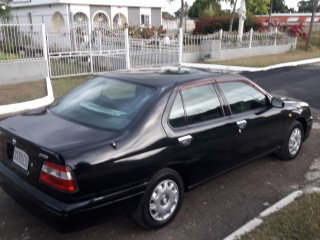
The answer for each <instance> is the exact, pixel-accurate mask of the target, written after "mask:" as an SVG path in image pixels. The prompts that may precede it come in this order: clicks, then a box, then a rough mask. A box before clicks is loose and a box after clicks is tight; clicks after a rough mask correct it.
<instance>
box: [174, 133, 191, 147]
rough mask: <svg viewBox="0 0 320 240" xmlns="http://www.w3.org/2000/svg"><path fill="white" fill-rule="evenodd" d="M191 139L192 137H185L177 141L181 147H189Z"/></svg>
mask: <svg viewBox="0 0 320 240" xmlns="http://www.w3.org/2000/svg"><path fill="white" fill-rule="evenodd" d="M192 139H193V138H192V136H190V135H187V136H184V137H180V138H178V141H179V143H180V145H181V146H184V147H186V146H189V145H190V143H191V141H192Z"/></svg>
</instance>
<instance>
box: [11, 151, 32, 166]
mask: <svg viewBox="0 0 320 240" xmlns="http://www.w3.org/2000/svg"><path fill="white" fill-rule="evenodd" d="M13 162H14V163H16V164H18V165H19V166H20V167H22V168H23V169H24V170H28V166H29V156H28V154H26V152H25V151H23V150H21V149H20V148H17V147H15V148H14V152H13Z"/></svg>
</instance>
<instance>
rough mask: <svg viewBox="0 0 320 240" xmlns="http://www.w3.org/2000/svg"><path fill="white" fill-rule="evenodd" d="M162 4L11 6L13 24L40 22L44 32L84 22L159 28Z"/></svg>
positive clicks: (55, 1)
mask: <svg viewBox="0 0 320 240" xmlns="http://www.w3.org/2000/svg"><path fill="white" fill-rule="evenodd" d="M165 4H166V0H158V1H151V0H105V1H103V0H28V1H26V0H15V1H14V3H13V2H11V3H10V6H11V8H12V10H11V15H12V21H13V22H19V23H39V22H43V23H45V25H46V28H47V31H51V32H58V31H59V30H61V29H63V28H65V27H67V26H70V25H72V24H73V23H79V22H84V21H88V22H91V23H93V25H98V24H104V25H106V26H109V27H113V26H119V25H123V24H129V25H130V26H149V25H152V26H155V27H159V26H161V25H162V7H163V6H165Z"/></svg>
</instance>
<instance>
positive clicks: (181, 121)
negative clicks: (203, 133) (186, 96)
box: [169, 93, 186, 127]
mask: <svg viewBox="0 0 320 240" xmlns="http://www.w3.org/2000/svg"><path fill="white" fill-rule="evenodd" d="M169 123H170V125H171V126H172V127H182V126H185V125H186V118H185V114H184V108H183V104H182V100H181V95H180V93H179V94H177V96H176V99H175V100H174V103H173V106H172V109H171V112H170V116H169Z"/></svg>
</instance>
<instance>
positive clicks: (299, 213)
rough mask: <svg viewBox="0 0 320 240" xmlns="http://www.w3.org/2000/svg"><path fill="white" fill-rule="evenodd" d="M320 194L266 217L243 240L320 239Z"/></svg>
mask: <svg viewBox="0 0 320 240" xmlns="http://www.w3.org/2000/svg"><path fill="white" fill-rule="evenodd" d="M319 203H320V193H312V194H305V195H303V196H301V197H300V198H298V199H297V200H296V201H295V202H293V203H291V204H289V205H288V206H287V207H285V208H283V209H282V210H280V211H279V212H277V213H275V214H272V215H270V216H268V217H266V218H265V219H264V221H263V223H262V225H260V226H259V227H258V228H256V229H255V230H254V231H252V232H251V233H249V234H247V235H245V236H243V237H241V240H256V239H257V240H270V239H272V240H280V239H281V240H292V239H297V240H298V239H299V240H300V239H301V240H314V239H320V207H319Z"/></svg>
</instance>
